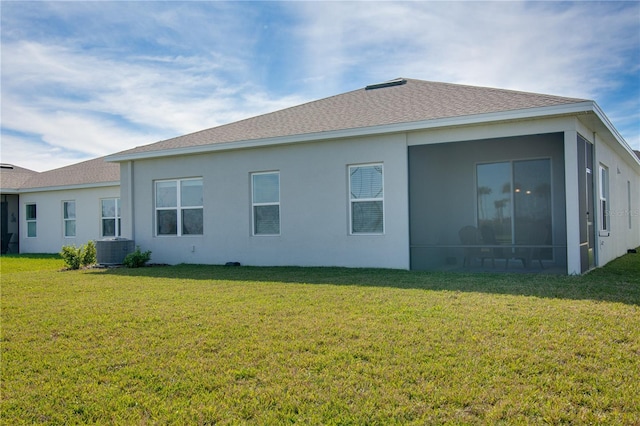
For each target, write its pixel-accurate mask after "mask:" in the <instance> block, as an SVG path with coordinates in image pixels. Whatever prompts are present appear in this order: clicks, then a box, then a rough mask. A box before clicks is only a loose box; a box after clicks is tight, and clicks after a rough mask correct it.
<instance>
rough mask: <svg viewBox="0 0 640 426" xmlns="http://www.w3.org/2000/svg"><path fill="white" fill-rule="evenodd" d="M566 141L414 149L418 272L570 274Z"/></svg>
mask: <svg viewBox="0 0 640 426" xmlns="http://www.w3.org/2000/svg"><path fill="white" fill-rule="evenodd" d="M563 144H564V135H563V134H562V133H554V134H545V135H531V136H522V137H514V138H501V139H490V140H479V141H468V142H458V143H447V144H434V145H419V146H411V147H410V148H409V186H410V227H411V228H410V237H411V267H412V269H431V270H496V271H497V270H526V271H535V270H544V271H546V272H559V273H564V272H565V270H566V223H565V222H566V218H565V193H564V191H565V190H564V147H563V146H564V145H563Z"/></svg>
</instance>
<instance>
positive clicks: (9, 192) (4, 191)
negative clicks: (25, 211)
mask: <svg viewBox="0 0 640 426" xmlns="http://www.w3.org/2000/svg"><path fill="white" fill-rule="evenodd" d="M19 193H20V190H19V189H16V188H0V194H2V195H5V194H6V195H14V194H19Z"/></svg>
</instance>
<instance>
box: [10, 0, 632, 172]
mask: <svg viewBox="0 0 640 426" xmlns="http://www.w3.org/2000/svg"><path fill="white" fill-rule="evenodd" d="M18 5H19V4H18V3H11V8H10V9H9V8H4V10H3V15H2V24H3V27H2V32H3V38H2V127H3V129H5V133H6V134H9V135H18V134H29V135H30V136H29V138H27V139H25V145H26V146H28V150H32V149H35V148H36V147H37V146H38V143H40V144H45V145H42V147H41V148H42V149H44V150H45V151H46V153H47V154H45V155H43V157H47V155H51V157H49V158H47V160H46V161H48V162H49V163H48V165H49V166H48V168H51V167H57V166H58V163H60V162H64V161H66V160H67V158H73V157H78V156H85V157H84V158H76V160H78V161H79V160H82V159H86V158H90V157H93V156H96V155H105V154H108V153H113V152H116V151H119V150H123V149H128V148H131V147H133V146H135V145H140V144H146V143H152V142H155V141H157V140H161V139H164V138H169V137H173V136H177V135H181V134H185V133H189V132H193V131H198V130H202V129H204V128H207V127H212V126H216V125H219V124H223V123H227V122H232V121H237V120H240V119H243V118H246V117H250V116H254V115H258V114H262V113H264V112H269V111H273V110H277V109H281V108H285V107H289V106H292V105H296V104H300V103H302V102H306V101H308V100H310V99H317V98H319V97H324V96H330V95H334V94H337V93H340V92H343V91H346V90H352V89H356V88H359V87H363V86H364V85H366V84H369V83H373V82H377V81H382V80H386V79H391V78H395V77H400V76H403V77H411V78H420V79H425V80H434V81H447V82H453V83H464V84H472V85H483V86H493V87H502V88H511V89H516V90H526V91H533V92H540V93H549V94H556V95H564V96H575V97H585V98H591V99H595V100H596V101H598V103H599V104H600V105H601V106H603V108H604V109H605V112H607V113H608V114H609V116H610V117H611V119H612V120H613V123H614V125H616V127H618V129H619V130H620V131H621V133H623V134H624V135H625V137H626V138H627V141H628V142H629V143H630V144H631V145H632V146H634V147H635V148H636V149H640V131H639V130H640V129H638V126H637V123H638V122H640V105H639V104H640V101H639V100H638V98H640V96H635V97H634V96H633V95H629V94H627V95H626V100H625V101H619V100H618V99H617V98H616V97H615V96H614V95H611V94H612V93H616V92H620V91H621V87H622V85H623V84H625V83H626V82H627V80H628V79H630V78H631V77H634V76H635V77H636V78H637V73H638V71H639V68H638V67H639V64H638V63H637V53H638V49H639V45H640V40H639V38H640V35H639V34H638V31H637V28H638V23H637V12H638V8H639V6H638V5H637V4H633V3H616V4H612V3H611V2H608V3H591V2H576V3H557V2H491V3H488V2H375V3H372V2H327V3H318V2H276V3H243V2H231V3H227V2H181V3H174V2H168V3H165V2H125V3H119V2H79V3H59V2H41V3H38V4H34V3H26V4H25V6H21V5H20V6H18ZM3 6H4V5H3ZM7 10H10V11H11V13H8V12H7ZM630 12H635V14H634V13H630ZM48 17H52V18H55V19H51V20H49V19H46V18H48ZM50 22H53V23H50ZM80 22H82V25H79V24H78V23H80ZM61 28H62V29H61ZM268 43H274V44H271V45H269V44H268ZM634 49H635V50H634ZM625 79H626V80H625ZM633 87H635V88H636V90H640V89H638V84H637V83H636V84H635V86H633ZM292 93H293V94H292ZM7 130H8V131H7ZM20 140H21V139H20V137H18V136H10V137H9V136H7V137H4V136H3V140H2V149H3V157H5V158H4V159H3V161H7V158H8V159H10V161H12V162H15V163H18V161H17V160H13V158H18V153H23V152H26V151H27V150H26V149H20V148H19V147H17V146H16V144H17V143H18V142H19V141H20ZM38 141H39V142H38ZM9 144H11V145H9ZM8 146H11V149H7V147H8ZM14 153H15V154H14ZM54 154H59V155H60V161H59V162H58V163H56V158H55V155H54ZM32 157H33V159H34V161H35V158H36V157H39V156H32ZM20 158H25V159H28V156H26V155H25V156H23V157H20ZM20 158H18V159H20Z"/></svg>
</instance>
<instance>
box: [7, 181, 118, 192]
mask: <svg viewBox="0 0 640 426" xmlns="http://www.w3.org/2000/svg"><path fill="white" fill-rule="evenodd" d="M110 186H117V187H119V186H120V181H118V180H116V181H112V182H96V183H81V184H74V185H56V186H40V187H33V188H22V189H19V190H18V192H17V193H20V194H28V193H32V192H46V191H68V190H73V189H93V188H108V187H110Z"/></svg>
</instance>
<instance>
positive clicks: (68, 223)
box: [62, 201, 76, 238]
mask: <svg viewBox="0 0 640 426" xmlns="http://www.w3.org/2000/svg"><path fill="white" fill-rule="evenodd" d="M62 210H63V222H64V224H63V225H64V236H65V237H67V238H68V237H75V236H76V202H75V201H64V202H63V203H62Z"/></svg>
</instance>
